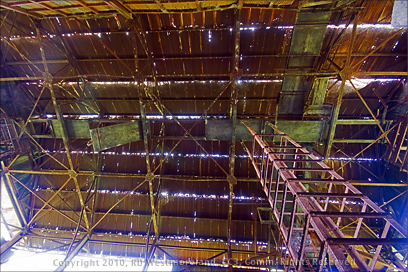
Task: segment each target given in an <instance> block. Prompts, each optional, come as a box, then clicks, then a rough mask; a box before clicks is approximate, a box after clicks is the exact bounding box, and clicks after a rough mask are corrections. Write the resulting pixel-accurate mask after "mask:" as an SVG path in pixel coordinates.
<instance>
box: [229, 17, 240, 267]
mask: <svg viewBox="0 0 408 272" xmlns="http://www.w3.org/2000/svg"><path fill="white" fill-rule="evenodd" d="M240 17H241V10H240V9H236V10H235V27H234V55H233V60H232V69H231V76H230V81H231V83H232V84H231V100H230V101H231V105H230V118H231V119H232V136H231V147H230V154H229V175H228V177H227V181H228V183H229V196H228V253H227V255H228V270H229V271H232V249H231V224H232V201H233V198H234V185H235V184H236V183H237V180H236V178H235V175H234V172H235V171H234V169H235V146H236V134H235V132H236V128H237V103H238V86H237V84H238V82H237V80H238V77H239V75H238V69H239V51H240V34H241V33H240V25H239V24H240Z"/></svg>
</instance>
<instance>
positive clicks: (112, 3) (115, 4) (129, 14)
mask: <svg viewBox="0 0 408 272" xmlns="http://www.w3.org/2000/svg"><path fill="white" fill-rule="evenodd" d="M104 2H105V3H106V4H108V5H109V6H111V7H112V8H114V9H115V10H116V11H117V12H119V13H120V14H121V15H123V17H125V18H126V19H133V15H132V11H129V9H128V8H126V7H125V6H124V5H122V4H121V3H120V2H119V1H116V0H105V1H104Z"/></svg>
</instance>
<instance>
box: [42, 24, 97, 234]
mask: <svg viewBox="0 0 408 272" xmlns="http://www.w3.org/2000/svg"><path fill="white" fill-rule="evenodd" d="M35 29H36V34H37V38H38V40H39V42H40V53H41V59H42V61H43V65H44V73H43V76H44V78H45V86H47V88H48V89H49V90H50V94H51V101H52V104H53V106H54V110H55V113H56V115H57V119H58V122H59V123H60V126H61V135H62V140H63V143H64V147H65V151H66V156H67V160H68V164H69V168H70V170H68V172H69V175H70V177H71V178H72V179H73V181H74V183H75V188H76V191H77V194H78V198H79V202H80V203H81V207H83V208H85V203H84V200H83V198H82V194H81V192H80V191H81V189H80V187H79V184H78V180H77V173H76V172H75V170H74V164H73V162H72V159H71V154H70V148H69V143H68V134H67V130H66V127H65V123H64V118H63V116H62V112H61V108H60V107H59V106H58V104H57V99H56V96H55V92H54V87H53V84H52V80H53V79H52V75H51V74H50V73H49V70H48V63H47V59H46V57H45V51H44V45H43V41H42V35H41V32H40V22H37V23H36V28H35ZM84 221H85V225H86V228H87V229H88V230H89V228H90V227H89V221H88V216H87V213H86V211H85V210H84Z"/></svg>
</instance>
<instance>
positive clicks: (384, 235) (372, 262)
mask: <svg viewBox="0 0 408 272" xmlns="http://www.w3.org/2000/svg"><path fill="white" fill-rule="evenodd" d="M390 226H391V224H390V222H388V221H387V222H386V223H385V226H384V229H383V231H382V233H381V237H380V238H386V237H387V234H388V230H389V229H390ZM381 249H382V245H378V246H377V248H376V249H375V253H374V256H373V259H372V260H371V263H370V269H371V271H373V270H374V267H375V264H376V263H377V260H378V257H379V256H380V252H381Z"/></svg>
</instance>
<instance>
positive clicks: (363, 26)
mask: <svg viewBox="0 0 408 272" xmlns="http://www.w3.org/2000/svg"><path fill="white" fill-rule="evenodd" d="M351 27H352V25H351V24H350V25H349V26H348V27H346V24H340V25H328V26H327V28H328V29H345V28H351ZM197 28H198V29H199V27H191V28H187V29H186V31H189V30H191V29H197ZM293 28H294V26H276V25H274V26H265V25H262V26H261V25H256V26H245V27H240V28H239V30H241V31H255V30H258V29H267V30H269V29H290V30H292V29H293ZM357 28H361V29H366V28H374V29H396V30H397V29H399V28H398V27H393V26H392V25H391V24H359V25H357ZM224 29H225V28H219V29H217V28H214V29H199V31H208V41H209V42H211V39H212V33H211V31H221V30H224ZM173 30H177V31H178V32H179V33H181V32H182V30H179V29H173ZM229 31H230V32H232V31H233V28H229ZM149 32H155V31H148V30H147V31H145V33H149ZM125 33H126V35H129V32H125ZM31 34H33V32H31ZM111 34H115V33H112V32H111V31H105V32H83V33H77V32H74V33H63V34H61V35H62V36H63V37H75V36H98V37H99V38H101V37H102V35H111ZM170 34H171V33H170V32H168V33H167V35H170ZM401 34H403V33H401ZM56 36H57V35H55V34H50V33H47V34H46V35H42V37H43V38H47V37H49V38H55V37H56ZM3 38H4V39H7V37H6V36H3ZM17 39H37V36H35V35H32V36H20V35H12V36H10V40H11V41H13V40H17Z"/></svg>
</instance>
